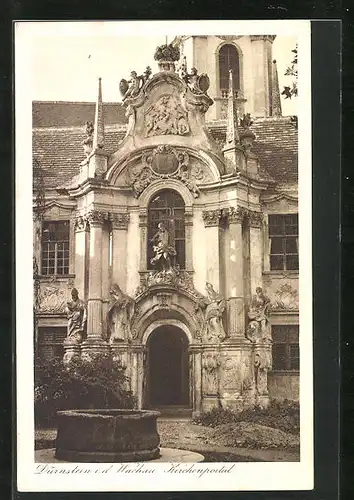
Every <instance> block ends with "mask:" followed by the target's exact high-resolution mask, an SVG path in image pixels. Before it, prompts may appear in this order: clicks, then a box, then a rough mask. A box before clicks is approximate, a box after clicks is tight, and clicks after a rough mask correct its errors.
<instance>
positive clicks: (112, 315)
mask: <svg viewBox="0 0 354 500" xmlns="http://www.w3.org/2000/svg"><path fill="white" fill-rule="evenodd" d="M110 294H111V296H112V301H111V304H110V307H109V310H108V313H107V324H108V337H109V341H110V342H111V343H114V342H124V341H129V340H130V339H131V321H132V318H133V315H134V312H135V302H134V300H133V299H132V298H131V297H129V296H128V295H126V294H125V293H123V292H122V290H121V289H120V287H119V286H118V285H116V284H115V285H112V287H111V289H110Z"/></svg>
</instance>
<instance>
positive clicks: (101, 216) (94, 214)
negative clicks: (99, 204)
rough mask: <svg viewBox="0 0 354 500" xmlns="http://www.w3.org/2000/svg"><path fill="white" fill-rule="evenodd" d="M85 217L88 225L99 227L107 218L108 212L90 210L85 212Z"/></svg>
mask: <svg viewBox="0 0 354 500" xmlns="http://www.w3.org/2000/svg"><path fill="white" fill-rule="evenodd" d="M86 217H87V220H88V222H89V224H90V226H92V227H99V226H102V225H103V224H104V222H105V221H106V220H107V219H108V214H107V213H105V212H101V211H99V210H91V211H90V212H88V213H87V215H86Z"/></svg>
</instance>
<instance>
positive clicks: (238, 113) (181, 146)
mask: <svg viewBox="0 0 354 500" xmlns="http://www.w3.org/2000/svg"><path fill="white" fill-rule="evenodd" d="M273 40H274V37H272V36H254V37H252V36H242V37H236V36H235V37H229V36H228V37H222V36H220V37H217V36H205V37H203V36H197V37H176V38H175V40H174V41H173V42H172V44H170V45H166V46H161V47H158V48H157V50H156V53H155V60H156V61H157V64H158V69H159V71H158V72H157V73H155V74H152V73H151V70H150V68H147V69H146V71H145V72H144V73H142V74H141V75H138V72H135V71H132V73H131V75H130V78H129V79H128V80H122V81H121V83H120V91H121V94H122V105H121V106H120V107H119V109H120V111H121V110H122V109H124V112H125V115H126V117H127V123H117V121H118V120H116V118H117V115H118V113H115V110H117V106H113V105H107V104H104V103H103V100H102V82H101V80H99V83H98V95H97V102H96V106H95V110H94V123H90V121H89V120H87V123H86V129H85V132H83V128H82V125H81V126H80V127H78V126H76V124H74V125H70V126H68V123H65V124H64V125H63V124H60V123H59V124H58V122H57V123H56V124H54V126H53V124H50V125H49V126H48V124H47V125H46V126H36V120H37V122H38V120H39V118H40V116H41V109H44V108H43V106H47V107H46V119H48V116H49V115H50V113H51V112H52V113H54V112H55V109H59V108H60V107H61V109H62V110H63V109H64V110H65V109H66V110H68V109H69V107H70V105H68V104H66V105H65V106H64V105H63V104H62V105H61V104H60V103H56V104H53V105H52V110H50V111H48V104H47V105H45V104H44V103H34V129H33V154H34V211H33V214H34V283H35V304H34V306H35V318H36V321H35V345H36V349H37V352H38V353H39V354H40V355H42V356H45V357H50V356H54V355H60V356H63V359H64V361H65V362H68V361H69V360H70V359H71V358H72V357H73V356H90V355H91V354H92V353H100V352H111V353H112V355H114V356H118V357H119V358H120V360H121V362H122V364H123V366H125V367H126V373H127V375H128V377H129V380H130V384H131V389H132V391H133V393H134V394H135V396H136V398H137V405H138V407H139V408H166V407H167V408H171V407H172V408H185V409H187V410H188V411H191V412H192V414H193V415H198V414H200V413H202V412H204V411H207V410H209V409H210V408H212V407H215V406H224V407H231V408H241V407H244V406H252V405H255V404H260V405H263V406H265V405H267V404H268V402H269V400H270V398H280V399H293V400H297V399H298V396H299V395H298V392H299V340H298V335H299V326H298V325H299V311H298V308H299V306H298V304H299V301H298V268H299V263H298V214H297V212H298V210H297V130H296V128H295V127H294V124H293V122H292V120H291V119H290V117H282V116H281V103H280V95H279V85H278V78H277V72H276V63H275V62H273V60H272V42H273ZM187 62H188V66H189V67H187ZM83 108H84V107H82V109H83ZM90 109H91V110H92V112H93V109H92V108H90ZM53 110H54V111H53ZM64 113H65V111H64ZM85 113H86V111H85V112H84V113H83V115H82V116H83V117H84V116H85V117H86V115H85ZM42 114H43V112H42ZM86 114H87V113H86ZM62 115H63V112H62V111H61V115H60V120H61V119H62ZM107 117H109V118H108V120H107ZM60 120H59V121H60ZM84 121H85V118H83V120H82V122H81V123H84ZM70 295H71V297H70Z"/></svg>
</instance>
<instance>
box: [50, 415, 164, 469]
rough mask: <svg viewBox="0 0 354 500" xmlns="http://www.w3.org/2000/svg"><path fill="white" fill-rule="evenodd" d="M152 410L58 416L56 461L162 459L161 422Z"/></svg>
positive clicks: (136, 460) (137, 460)
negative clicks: (159, 430)
mask: <svg viewBox="0 0 354 500" xmlns="http://www.w3.org/2000/svg"><path fill="white" fill-rule="evenodd" d="M159 415H160V413H159V412H158V411H150V410H115V409H113V410H111V409H102V410H101V409H100V410H86V409H85V410H81V409H80V410H66V411H59V412H58V434H57V439H56V450H55V458H57V459H59V460H65V461H68V462H139V461H146V460H153V459H156V458H158V457H159V456H160V449H159V444H160V436H159V434H158V432H157V418H158V417H159Z"/></svg>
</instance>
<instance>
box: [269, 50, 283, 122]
mask: <svg viewBox="0 0 354 500" xmlns="http://www.w3.org/2000/svg"><path fill="white" fill-rule="evenodd" d="M271 92H272V93H271V96H272V98H271V115H272V116H282V111H281V101H280V90H279V79H278V70H277V61H276V60H275V59H274V61H273V64H272V89H271Z"/></svg>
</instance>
